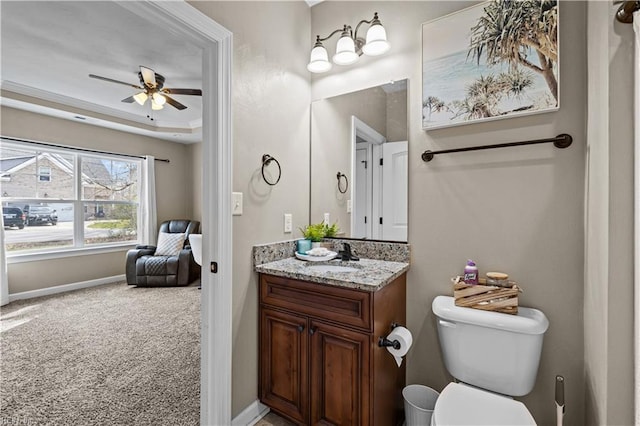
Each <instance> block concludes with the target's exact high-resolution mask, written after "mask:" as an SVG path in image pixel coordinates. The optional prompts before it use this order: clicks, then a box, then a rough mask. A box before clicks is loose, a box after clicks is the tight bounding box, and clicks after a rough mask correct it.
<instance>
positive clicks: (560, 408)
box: [556, 376, 564, 426]
mask: <svg viewBox="0 0 640 426" xmlns="http://www.w3.org/2000/svg"><path fill="white" fill-rule="evenodd" d="M563 418H564V377H562V376H556V420H557V426H562V422H563Z"/></svg>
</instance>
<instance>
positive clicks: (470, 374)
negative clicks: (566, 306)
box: [431, 296, 549, 396]
mask: <svg viewBox="0 0 640 426" xmlns="http://www.w3.org/2000/svg"><path fill="white" fill-rule="evenodd" d="M431 308H432V310H433V313H434V314H435V315H436V317H437V318H436V320H437V325H438V336H439V338H440V348H441V349H442V356H443V358H444V363H445V366H446V368H447V370H448V371H449V373H451V375H452V376H453V377H455V378H456V379H458V380H459V381H461V382H464V383H467V384H470V385H473V386H476V387H479V388H482V389H487V390H490V391H493V392H497V393H501V394H504V395H511V396H523V395H526V394H528V393H529V392H531V390H532V389H533V386H534V384H535V382H536V375H537V373H538V365H539V364H540V353H541V352H542V340H543V337H544V333H545V331H547V328H548V327H549V320H547V317H546V316H545V315H544V314H543V313H542V312H541V311H539V310H537V309H531V308H522V307H519V308H518V314H517V315H510V314H502V313H498V312H489V311H482V310H479V309H472V308H463V307H459V306H455V304H454V299H453V297H448V296H438V297H436V298H435V299H434V300H433V304H432V306H431Z"/></svg>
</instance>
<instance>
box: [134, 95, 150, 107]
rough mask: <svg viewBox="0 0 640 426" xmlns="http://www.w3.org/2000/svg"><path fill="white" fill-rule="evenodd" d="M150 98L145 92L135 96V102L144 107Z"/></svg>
mask: <svg viewBox="0 0 640 426" xmlns="http://www.w3.org/2000/svg"><path fill="white" fill-rule="evenodd" d="M148 97H149V96H147V94H146V93H145V92H140V93H138V94H137V95H133V100H135V101H136V102H137V103H138V104H140V105H144V103H145V102H146V101H147V98H148Z"/></svg>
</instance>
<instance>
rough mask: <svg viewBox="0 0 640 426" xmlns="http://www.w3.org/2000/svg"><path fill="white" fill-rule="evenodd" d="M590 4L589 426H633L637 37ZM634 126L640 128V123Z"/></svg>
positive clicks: (608, 11)
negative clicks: (635, 61)
mask: <svg viewBox="0 0 640 426" xmlns="http://www.w3.org/2000/svg"><path fill="white" fill-rule="evenodd" d="M614 12H615V8H613V7H611V5H610V4H608V3H602V2H591V3H589V6H588V28H589V38H588V43H589V47H590V48H589V53H588V65H589V79H588V85H589V86H588V87H589V103H588V135H589V138H588V146H589V148H588V156H587V170H588V172H587V192H586V193H587V202H586V208H587V211H586V220H587V224H586V225H587V226H586V242H585V245H586V247H585V253H586V263H585V274H586V275H585V296H584V297H585V300H584V334H585V381H586V383H585V407H586V420H587V422H586V424H589V425H601V424H607V425H627V424H633V420H634V412H633V389H634V385H633V342H634V335H633V288H632V285H631V283H632V282H633V257H632V256H633V233H632V232H631V230H632V229H633V214H632V213H633V184H632V182H633V123H634V113H633V99H632V96H630V92H631V88H632V87H633V85H634V83H633V73H632V72H631V70H632V69H633V63H632V62H633V41H632V40H633V31H632V28H631V25H626V24H621V23H619V22H617V21H616V20H615V19H614ZM635 122H636V123H637V122H638V118H637V116H636V118H635Z"/></svg>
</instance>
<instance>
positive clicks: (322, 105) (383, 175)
mask: <svg viewBox="0 0 640 426" xmlns="http://www.w3.org/2000/svg"><path fill="white" fill-rule="evenodd" d="M407 139H408V135H407V80H399V81H395V82H391V83H387V84H383V85H380V86H375V87H371V88H368V89H364V90H360V91H357V92H352V93H346V94H343V95H338V96H335V97H331V98H326V99H319V100H316V101H314V102H313V103H312V106H311V200H310V206H311V211H310V219H309V220H310V223H318V222H321V221H322V220H323V219H324V218H325V217H326V215H327V214H328V215H329V217H330V218H331V222H332V223H333V222H337V223H338V226H339V228H340V233H339V234H338V237H341V238H358V239H374V240H385V241H407V227H408V223H407V222H408V220H407V211H408V209H407V203H408V196H407V194H408V191H407V186H408V183H407V182H408V161H407V160H408V156H407V147H408V143H407ZM336 173H342V174H345V175H346V177H347V179H348V182H349V185H348V190H347V191H346V192H341V191H339V190H338V187H337V185H336V183H337V182H336Z"/></svg>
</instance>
